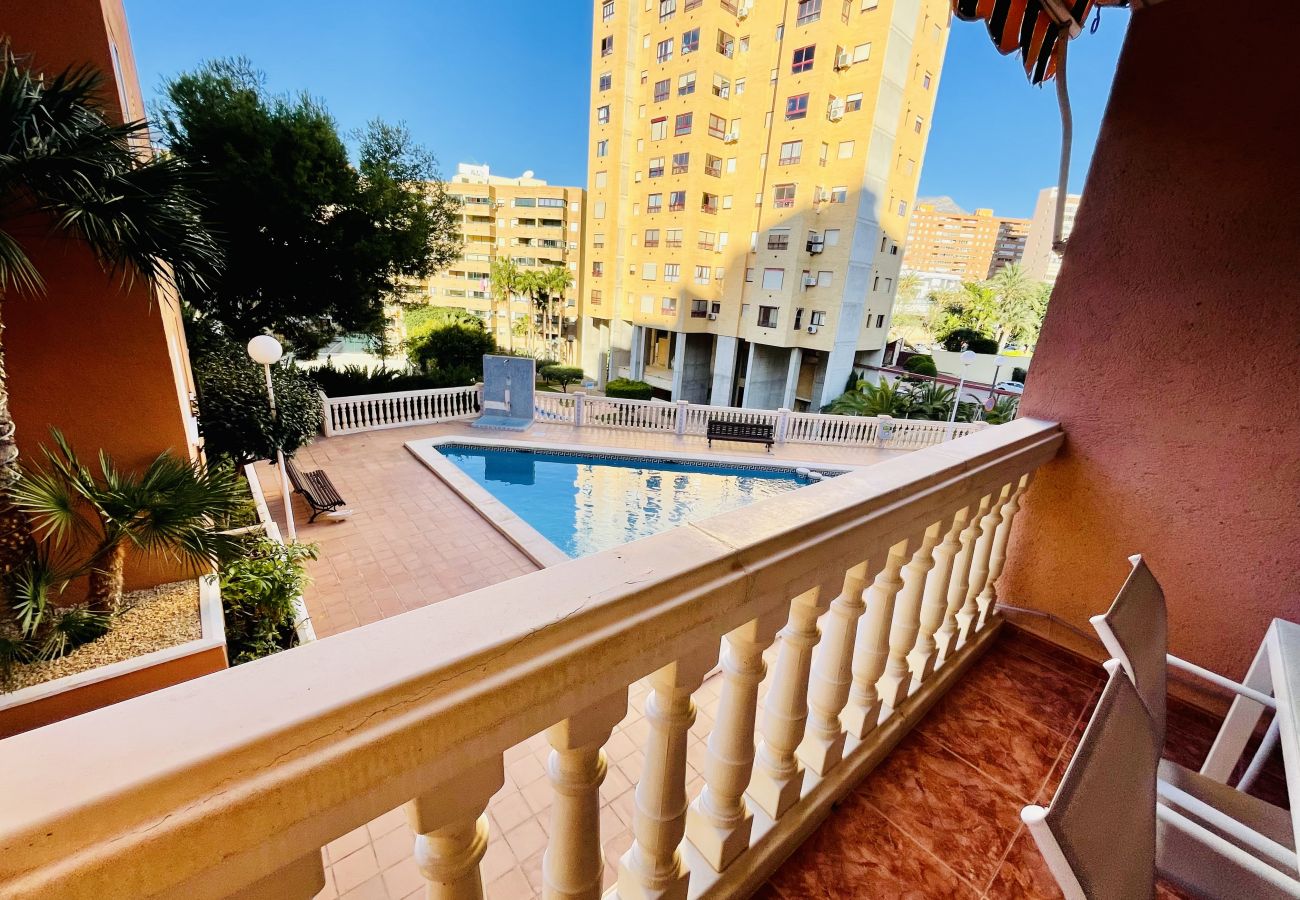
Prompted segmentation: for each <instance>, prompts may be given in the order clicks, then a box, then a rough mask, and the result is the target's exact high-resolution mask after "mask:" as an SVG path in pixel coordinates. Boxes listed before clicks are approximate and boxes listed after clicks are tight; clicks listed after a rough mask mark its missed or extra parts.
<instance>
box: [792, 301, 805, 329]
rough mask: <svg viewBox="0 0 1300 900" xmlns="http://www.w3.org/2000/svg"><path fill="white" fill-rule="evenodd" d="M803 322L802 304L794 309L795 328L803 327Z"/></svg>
mask: <svg viewBox="0 0 1300 900" xmlns="http://www.w3.org/2000/svg"><path fill="white" fill-rule="evenodd" d="M802 323H803V307H802V306H801V307H799V308H798V309H796V310H795V311H794V326H793V327H794V330H795V331H798V330H799V329H800V328H802V327H803V324H802Z"/></svg>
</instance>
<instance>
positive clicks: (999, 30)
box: [952, 0, 1114, 84]
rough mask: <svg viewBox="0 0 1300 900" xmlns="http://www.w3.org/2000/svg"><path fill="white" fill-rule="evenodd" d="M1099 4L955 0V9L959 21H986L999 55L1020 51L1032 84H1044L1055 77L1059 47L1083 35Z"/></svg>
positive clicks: (1088, 0) (1050, 0) (1048, 0)
mask: <svg viewBox="0 0 1300 900" xmlns="http://www.w3.org/2000/svg"><path fill="white" fill-rule="evenodd" d="M1111 2H1112V4H1113V3H1114V0H1111ZM1096 4H1097V0H952V9H953V12H954V13H956V15H957V18H959V19H965V20H966V21H967V22H975V21H980V20H982V21H984V22H985V23H986V24H987V25H988V29H989V36H990V37H991V38H993V44H994V46H996V47H997V48H998V52H1000V53H1003V54H1009V53H1014V52H1016V51H1019V52H1020V61H1021V62H1022V63H1023V64H1024V66H1025V74H1026V75H1028V76H1029V80H1030V82H1031V83H1033V84H1041V83H1042V82H1044V81H1047V80H1049V79H1050V78H1051V77H1052V76H1053V75H1055V74H1056V60H1057V54H1056V48H1057V45H1058V44H1059V43H1061V42H1062V41H1068V40H1069V39H1070V38H1072V37H1076V36H1077V35H1078V34H1079V33H1080V32H1082V30H1083V23H1084V21H1085V20H1086V19H1087V18H1088V13H1089V12H1091V11H1092V8H1093V6H1095V5H1096Z"/></svg>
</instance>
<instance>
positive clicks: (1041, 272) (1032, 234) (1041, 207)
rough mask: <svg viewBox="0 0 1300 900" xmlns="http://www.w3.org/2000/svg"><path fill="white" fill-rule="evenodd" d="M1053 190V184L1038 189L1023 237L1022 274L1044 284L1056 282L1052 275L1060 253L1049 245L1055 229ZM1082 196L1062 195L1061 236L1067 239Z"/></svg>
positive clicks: (1056, 269) (1058, 266) (1054, 197)
mask: <svg viewBox="0 0 1300 900" xmlns="http://www.w3.org/2000/svg"><path fill="white" fill-rule="evenodd" d="M1056 191H1057V189H1056V188H1054V187H1050V188H1043V189H1042V190H1041V191H1039V192H1038V201H1037V202H1036V203H1035V204H1034V217H1033V218H1032V219H1031V220H1030V221H1029V236H1028V238H1026V240H1025V261H1024V267H1025V274H1027V275H1028V276H1029V277H1030V278H1033V279H1034V280H1036V281H1046V282H1047V283H1048V284H1056V275H1057V273H1058V272H1060V271H1061V254H1059V253H1057V252H1056V251H1055V250H1053V249H1052V234H1053V232H1054V231H1055V230H1056ZM1082 199H1083V196H1082V195H1081V194H1066V195H1065V227H1064V228H1063V229H1062V230H1061V238H1062V240H1066V239H1068V238H1069V237H1070V232H1071V231H1073V230H1074V214H1075V213H1076V212H1078V209H1079V201H1080V200H1082Z"/></svg>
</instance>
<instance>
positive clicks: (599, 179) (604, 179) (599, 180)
mask: <svg viewBox="0 0 1300 900" xmlns="http://www.w3.org/2000/svg"><path fill="white" fill-rule="evenodd" d="M608 183H609V173H608V172H597V173H596V187H598V188H603V187H605V185H607V184H608Z"/></svg>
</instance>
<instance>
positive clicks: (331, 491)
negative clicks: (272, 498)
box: [285, 459, 347, 522]
mask: <svg viewBox="0 0 1300 900" xmlns="http://www.w3.org/2000/svg"><path fill="white" fill-rule="evenodd" d="M285 467H286V468H287V469H288V470H289V480H290V481H291V482H293V489H294V490H295V491H297V492H298V493H299V494H302V496H303V499H304V500H306V501H307V503H308V505H309V506H311V509H312V514H311V518H310V519H308V520H307V521H308V522H315V521H316V517H317V516H319V515H320V514H321V513H332V512H335V511H337V510H338V509H340V508H341V507H344V506H347V502H346V501H345V500H344V499H343V497H342V496H341V495H340V494H339V492H338V488H336V487H334V482H332V481H330V477H329V476H328V475H326V474H325V470H324V469H315V470H313V471H311V472H303V471H302V470H301V469H299V468H298V466H297V464H296V463H295V462H294V461H293V460H292V459H290V460H288V461H287V462H286V463H285Z"/></svg>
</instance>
